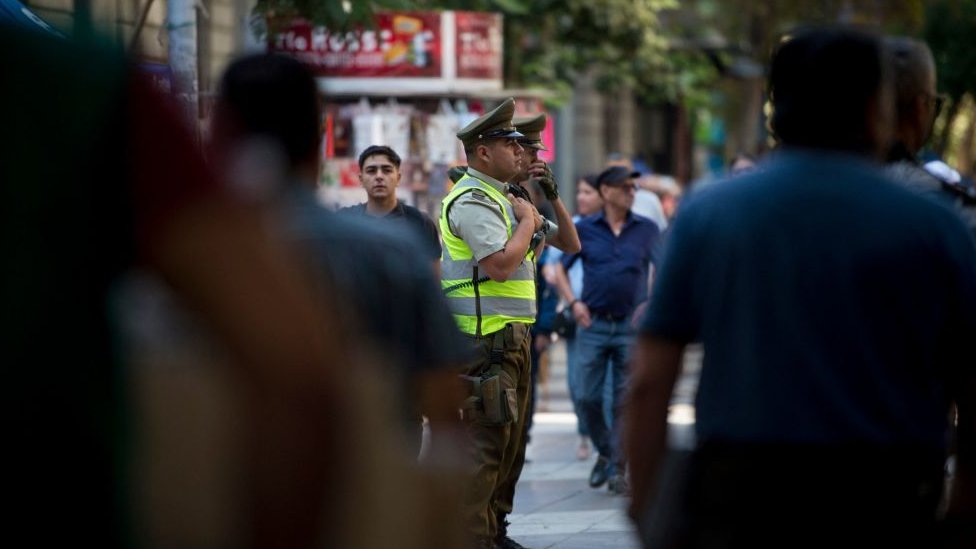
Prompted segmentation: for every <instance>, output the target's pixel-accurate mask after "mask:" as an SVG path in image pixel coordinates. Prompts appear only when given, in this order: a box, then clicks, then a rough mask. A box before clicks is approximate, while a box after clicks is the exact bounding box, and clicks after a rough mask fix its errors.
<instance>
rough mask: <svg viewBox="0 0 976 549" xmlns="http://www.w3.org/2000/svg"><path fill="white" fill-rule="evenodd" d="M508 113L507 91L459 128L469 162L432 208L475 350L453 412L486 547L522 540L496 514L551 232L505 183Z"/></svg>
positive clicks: (502, 509) (506, 501)
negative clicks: (457, 411)
mask: <svg viewBox="0 0 976 549" xmlns="http://www.w3.org/2000/svg"><path fill="white" fill-rule="evenodd" d="M514 112H515V102H514V101H513V100H512V99H507V100H506V101H504V102H503V103H502V104H501V105H499V106H498V107H497V108H495V109H494V110H492V111H490V112H488V113H486V114H485V115H484V116H481V117H480V118H478V119H476V120H474V121H473V122H471V124H469V125H468V126H467V127H465V128H464V129H462V130H461V131H460V132H458V134H457V136H458V138H459V139H460V140H461V142H462V143H463V144H464V150H465V154H466V155H467V158H468V169H467V171H466V172H465V173H464V175H463V176H462V177H460V179H459V180H458V181H457V183H456V185H455V186H454V188H453V189H452V190H451V192H450V193H449V194H448V195H447V196H446V197H445V198H444V200H443V203H442V205H441V216H440V230H441V235H442V238H443V240H444V252H443V256H442V260H441V285H442V287H443V289H444V293H445V296H446V297H447V300H448V304H449V306H450V308H451V312H452V313H453V315H454V318H455V320H456V321H457V323H458V326H459V327H460V328H461V331H462V332H464V333H465V334H467V335H468V336H470V337H471V339H472V344H473V346H474V347H475V350H476V358H475V359H473V360H472V361H471V362H470V363H469V364H467V365H466V366H465V367H464V372H463V374H464V375H463V377H464V379H465V380H466V382H467V383H466V385H467V389H468V397H467V399H466V400H465V401H464V404H463V406H462V413H463V416H464V419H465V425H466V428H467V430H468V434H469V441H470V447H469V449H470V452H471V457H472V461H473V464H474V471H473V476H472V478H471V479H470V482H469V485H468V486H467V489H466V491H465V502H464V504H465V510H464V511H465V517H466V519H467V520H468V523H469V528H470V531H471V533H472V534H473V536H474V537H475V540H476V543H477V547H479V548H492V549H494V548H496V547H501V548H510V549H517V548H519V547H522V546H521V545H519V544H518V543H516V542H515V541H513V540H511V539H510V538H509V537H508V536H507V532H506V531H505V529H504V527H505V520H504V519H505V516H506V515H507V514H508V513H510V512H511V497H510V494H509V492H510V491H511V492H513V491H514V485H515V483H516V482H517V480H518V478H517V477H518V473H519V472H520V470H521V465H520V464H519V465H518V466H517V467H516V463H517V462H518V461H519V460H520V459H523V458H524V451H525V447H524V442H523V436H524V428H525V427H524V426H525V420H526V413H527V410H528V407H527V405H528V392H529V381H530V380H529V377H530V376H529V369H530V359H529V345H530V339H531V338H530V337H529V326H530V325H531V324H532V323H533V322H534V321H535V315H536V303H535V271H536V269H535V258H536V256H537V254H538V253H540V252H541V250H542V246H544V245H545V243H544V241H545V238H546V231H549V232H551V233H555V232H556V231H558V228H557V227H555V226H554V225H553V224H550V223H546V222H545V220H544V219H543V217H542V216H541V215H539V212H538V211H537V210H536V209H535V207H534V206H533V205H532V204H531V203H530V202H529V201H527V200H525V199H523V198H517V197H516V196H515V195H514V194H512V193H511V192H509V187H508V186H507V182H508V181H510V180H511V179H513V178H514V177H516V176H517V175H518V174H519V173H521V172H522V171H523V165H522V163H523V148H522V146H521V145H520V144H519V142H518V138H520V137H524V136H523V135H522V134H521V133H519V132H517V131H516V130H515V126H514V125H513V123H512V117H513V114H514ZM570 226H572V225H570ZM574 240H576V242H577V246H578V239H574ZM520 456H521V457H520Z"/></svg>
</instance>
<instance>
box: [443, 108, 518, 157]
mask: <svg viewBox="0 0 976 549" xmlns="http://www.w3.org/2000/svg"><path fill="white" fill-rule="evenodd" d="M514 115H515V100H514V99H512V98H511V97H509V98H508V99H506V100H504V101H502V104H501V105H498V106H497V107H495V108H494V109H492V110H490V111H488V112H486V113H485V114H483V115H481V116H479V117H478V118H476V119H475V120H474V121H472V122H471V123H470V124H468V125H467V126H465V127H464V129H462V130H461V131H459V132H458V133H457V138H458V139H460V140H461V142H462V143H464V146H465V147H467V146H468V145H471V144H472V143H476V142H478V141H481V140H482V139H497V138H510V137H522V134H521V133H519V132H518V131H516V130H515V124H513V123H512V117H513V116H514Z"/></svg>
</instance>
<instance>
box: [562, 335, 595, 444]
mask: <svg viewBox="0 0 976 549" xmlns="http://www.w3.org/2000/svg"><path fill="white" fill-rule="evenodd" d="M577 331H579V329H577ZM565 341H566V381H567V384H568V385H569V399H570V400H571V401H572V403H573V413H575V414H576V432H577V433H579V435H580V436H581V437H589V436H590V430H589V429H587V428H586V419H585V418H584V417H583V413H582V412H581V411H580V404H579V402H580V395H581V394H582V390H581V385H582V376H580V372H579V351H577V346H578V345H579V343H578V342H579V338H578V337H576V336H575V335H574V336H573V337H567V338H566V339H565Z"/></svg>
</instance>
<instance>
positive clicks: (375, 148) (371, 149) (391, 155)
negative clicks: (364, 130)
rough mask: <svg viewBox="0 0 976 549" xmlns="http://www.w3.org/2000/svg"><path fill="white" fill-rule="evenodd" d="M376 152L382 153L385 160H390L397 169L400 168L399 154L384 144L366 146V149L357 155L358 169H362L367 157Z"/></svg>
mask: <svg viewBox="0 0 976 549" xmlns="http://www.w3.org/2000/svg"><path fill="white" fill-rule="evenodd" d="M377 154H382V155H383V156H385V157H386V159H387V160H389V161H390V162H392V163H393V165H394V166H396V168H397V169H398V170H399V169H400V155H398V154H397V153H396V151H394V150H393V149H391V148H390V147H387V146H386V145H370V146H368V147H366V150H364V151H363V152H362V153H360V155H359V171H362V170H363V164H365V163H366V159H367V158H369V157H371V156H373V155H377Z"/></svg>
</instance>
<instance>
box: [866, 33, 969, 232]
mask: <svg viewBox="0 0 976 549" xmlns="http://www.w3.org/2000/svg"><path fill="white" fill-rule="evenodd" d="M885 47H886V48H887V50H888V52H889V55H890V56H891V59H892V63H893V66H894V80H895V108H896V113H895V115H896V116H895V118H896V122H895V142H894V144H893V145H892V147H891V149H890V150H889V151H888V157H887V161H888V175H889V176H891V178H892V179H894V180H895V181H898V182H899V183H901V184H902V185H904V186H906V187H907V188H909V189H911V190H913V191H915V192H917V193H919V194H923V195H926V196H929V197H931V198H935V199H936V200H940V201H942V202H945V203H947V204H948V205H950V206H952V207H953V208H954V209H955V210H956V211H957V212H958V213H959V215H960V216H961V217H962V218H963V221H964V222H965V223H966V224H967V225H968V226H969V229H970V231H971V232H972V234H973V236H974V237H976V196H974V195H973V194H972V193H971V192H970V189H969V188H968V187H966V186H965V185H964V184H962V183H961V182H960V181H959V179H958V173H957V174H955V175H956V176H957V177H952V176H951V172H949V173H946V172H935V171H933V170H929V169H926V167H925V166H924V165H923V164H922V162H921V160H920V159H919V153H920V152H921V150H922V147H923V146H924V145H925V143H926V142H927V141H928V139H929V136H930V135H931V134H932V125H933V124H935V119H936V117H937V116H938V115H939V110H940V109H941V106H942V97H941V96H940V95H939V94H938V93H937V91H936V88H935V82H936V73H935V60H934V59H933V58H932V51H931V50H930V49H929V47H928V45H927V44H925V42H921V41H919V40H915V39H913V38H908V37H895V36H891V37H886V38H885ZM943 166H945V164H943ZM946 168H948V166H946ZM950 170H951V169H950ZM936 173H940V174H943V173H944V175H942V177H939V176H937V175H936Z"/></svg>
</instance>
